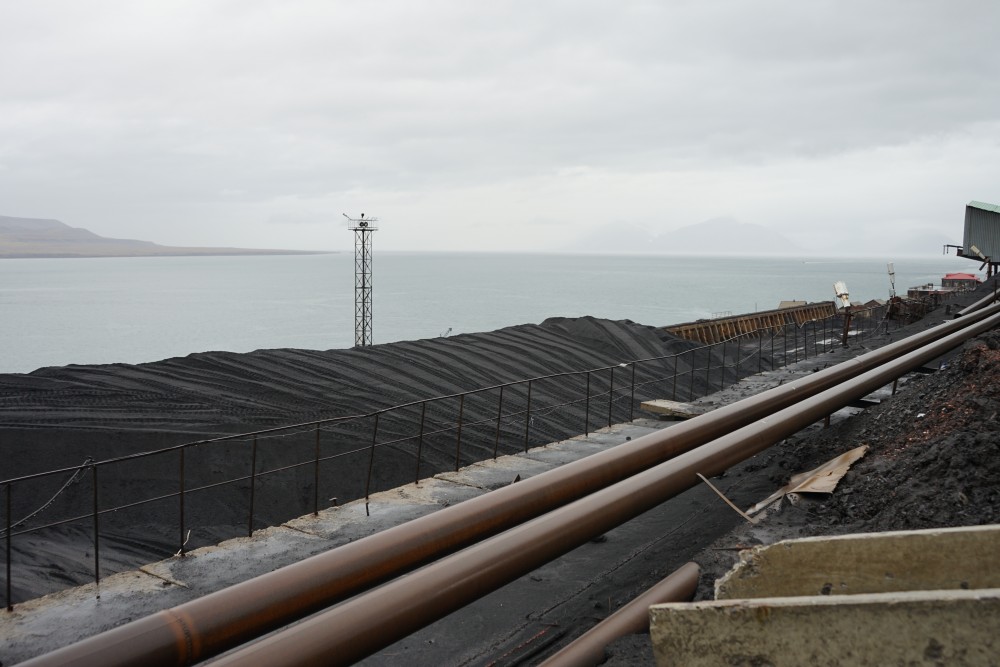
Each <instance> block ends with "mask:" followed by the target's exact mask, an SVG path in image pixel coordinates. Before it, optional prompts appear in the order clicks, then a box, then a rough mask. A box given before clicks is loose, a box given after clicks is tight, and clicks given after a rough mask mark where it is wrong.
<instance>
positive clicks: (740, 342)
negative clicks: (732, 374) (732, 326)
mask: <svg viewBox="0 0 1000 667" xmlns="http://www.w3.org/2000/svg"><path fill="white" fill-rule="evenodd" d="M742 355H743V334H739V335H738V336H736V380H735V381H736V382H739V381H740V357H741V356H742Z"/></svg>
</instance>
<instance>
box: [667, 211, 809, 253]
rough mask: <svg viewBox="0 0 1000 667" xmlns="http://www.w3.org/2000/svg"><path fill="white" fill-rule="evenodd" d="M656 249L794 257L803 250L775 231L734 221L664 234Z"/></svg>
mask: <svg viewBox="0 0 1000 667" xmlns="http://www.w3.org/2000/svg"><path fill="white" fill-rule="evenodd" d="M655 247H656V248H657V249H658V250H659V251H660V252H673V253H682V254H699V255H790V254H798V253H800V252H801V250H802V249H801V248H799V247H798V246H797V245H795V243H793V242H792V241H791V240H790V239H788V238H786V237H784V236H782V235H781V234H779V233H778V232H776V231H774V230H772V229H769V228H767V227H764V226H763V225H755V224H752V223H749V222H740V221H738V220H736V219H734V218H713V219H711V220H706V221H705V222H701V223H698V224H697V225H688V226H686V227H681V228H679V229H675V230H674V231H672V232H667V233H666V234H661V235H660V236H658V237H657V238H656V240H655Z"/></svg>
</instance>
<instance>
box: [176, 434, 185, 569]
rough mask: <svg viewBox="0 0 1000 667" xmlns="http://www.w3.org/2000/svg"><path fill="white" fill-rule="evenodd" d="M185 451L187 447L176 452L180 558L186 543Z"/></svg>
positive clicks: (178, 551)
mask: <svg viewBox="0 0 1000 667" xmlns="http://www.w3.org/2000/svg"><path fill="white" fill-rule="evenodd" d="M186 450H187V447H181V448H180V449H179V450H177V451H179V452H180V455H181V457H180V462H179V463H178V472H179V473H180V475H179V477H180V489H179V493H178V494H177V495H178V498H179V503H180V507H179V508H178V509H179V510H180V519H179V520H178V523H179V524H180V531H181V534H180V545H181V546H180V549H178V550H177V554H178V555H179V556H180V557H181V558H183V557H184V554H185V553H186V550H185V548H184V544H185V542H187V540H185V539H184V528H185V525H184V523H185V521H184V492H185V491H184V485H185V477H184V452H185V451H186Z"/></svg>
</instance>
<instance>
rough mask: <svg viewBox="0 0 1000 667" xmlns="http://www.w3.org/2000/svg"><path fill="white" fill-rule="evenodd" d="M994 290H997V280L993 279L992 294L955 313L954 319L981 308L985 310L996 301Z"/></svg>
mask: <svg viewBox="0 0 1000 667" xmlns="http://www.w3.org/2000/svg"><path fill="white" fill-rule="evenodd" d="M996 289H997V279H994V280H993V293H992V294H987V295H986V296H984V297H983V298H981V299H979V300H978V301H975V302H973V303H971V304H969V305H968V306H966V307H965V308H963V309H962V310H960V311H958V312H957V313H955V317H964V316H966V315H968V314H969V313H974V312H975V311H977V310H981V309H982V308H985V307H986V306H988V305H989V304H991V303H993V302H994V301H996V300H997V292H996Z"/></svg>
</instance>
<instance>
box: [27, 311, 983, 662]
mask: <svg viewBox="0 0 1000 667" xmlns="http://www.w3.org/2000/svg"><path fill="white" fill-rule="evenodd" d="M997 312H1000V304H998V305H995V306H992V307H990V308H986V309H983V310H981V311H979V312H977V313H974V314H971V315H969V316H968V317H963V318H961V319H958V320H953V321H951V322H947V323H945V324H942V325H939V326H936V327H933V328H931V329H928V330H926V331H923V332H921V333H919V334H916V335H914V336H911V337H909V338H905V339H903V340H900V341H897V342H895V343H891V344H889V345H887V346H885V347H883V348H881V349H878V350H875V351H873V352H869V353H867V354H864V355H861V356H859V357H856V358H854V359H851V360H848V361H846V362H844V363H842V364H838V365H837V366H834V367H831V368H828V369H825V370H822V371H819V372H817V373H814V374H813V375H811V376H809V377H808V378H804V379H801V380H797V381H795V382H791V383H788V384H786V385H782V386H779V387H775V388H774V389H770V390H768V391H765V392H762V393H760V394H758V395H756V396H752V397H750V398H747V399H744V400H742V401H739V402H737V403H733V404H731V405H728V406H724V407H721V408H718V409H716V410H714V411H712V412H710V413H708V414H706V415H702V416H700V417H696V418H694V419H691V420H689V421H687V422H683V423H681V424H678V425H676V426H673V427H671V428H669V429H666V430H664V431H661V432H658V433H653V434H650V435H647V436H643V437H641V438H636V439H635V440H633V441H632V442H631V443H629V444H627V445H621V446H618V447H615V448H613V449H611V450H607V451H605V452H601V453H598V454H594V455H591V456H588V457H586V458H584V459H581V460H578V461H575V462H573V463H569V464H566V465H564V466H561V467H559V468H555V469H553V470H550V471H547V472H545V473H542V474H539V475H536V476H534V477H530V478H528V479H526V480H522V481H521V482H518V483H517V484H515V485H512V486H510V487H505V488H502V489H498V490H496V491H493V492H491V493H487V494H484V495H482V496H479V497H477V498H472V499H470V500H466V501H464V502H462V503H459V504H457V505H453V506H451V507H448V508H445V509H442V510H439V511H437V512H434V513H433V514H429V515H426V516H424V517H421V518H418V519H415V520H413V521H410V522H407V523H406V524H403V525H400V526H396V527H394V528H390V529H387V530H385V531H382V532H380V533H376V534H375V535H371V536H369V537H366V538H364V539H361V540H358V541H356V542H352V543H350V544H346V545H342V546H340V547H338V548H336V549H332V550H330V551H328V552H325V553H322V554H318V555H316V556H313V557H311V558H308V559H306V560H303V561H300V562H298V563H295V564H293V565H289V566H286V567H284V568H281V569H279V570H275V571H274V572H270V573H268V574H265V575H261V576H259V577H256V578H254V579H251V580H249V581H245V582H242V583H240V584H236V585H234V586H231V587H229V588H226V589H224V590H221V591H217V592H215V593H212V594H209V595H206V596H204V597H201V598H198V599H196V600H192V601H190V602H186V603H184V604H182V605H179V606H177V607H173V608H171V609H167V610H164V611H161V612H158V613H156V614H152V615H150V616H147V617H145V618H142V619H138V620H136V621H133V622H131V623H128V624H126V625H123V626H121V627H118V628H115V629H113V630H109V631H107V632H104V633H102V634H100V635H96V636H94V637H90V638H88V639H85V640H83V641H81V642H78V643H76V644H73V645H71V646H67V647H64V648H62V649H59V650H57V651H53V652H52V653H49V654H46V655H43V656H39V657H37V658H35V659H33V660H32V661H29V662H28V663H26V664H29V665H62V664H79V665H102V666H103V665H107V664H109V662H108V660H109V656H114V664H116V665H137V666H138V665H142V666H144V667H145V666H155V665H163V666H172V665H189V664H193V663H195V662H198V661H200V660H205V659H207V658H209V657H212V656H214V655H218V654H220V653H222V652H224V651H227V650H229V649H231V648H233V647H235V646H239V645H240V644H243V643H245V642H248V641H250V640H252V639H254V638H256V637H259V636H261V635H263V634H265V633H267V632H270V631H272V630H275V629H277V628H280V627H282V626H284V625H287V624H288V623H291V622H294V621H296V620H298V619H301V618H304V617H306V616H308V615H310V614H313V613H315V612H317V611H319V610H321V609H324V608H326V607H329V606H330V605H332V604H335V603H337V602H339V601H341V600H344V599H347V598H348V597H350V596H352V595H355V594H357V593H359V592H361V591H364V590H367V589H369V588H371V587H373V586H376V585H378V584H380V583H382V582H384V581H388V580H389V579H391V578H393V577H396V576H399V575H400V574H403V573H405V572H408V571H410V570H412V569H414V568H416V567H419V566H420V565H422V564H424V563H427V562H430V561H431V560H433V559H435V558H439V557H441V556H443V555H445V554H448V553H452V552H454V551H456V550H458V549H461V548H464V547H466V546H468V545H470V544H474V543H476V542H477V541H479V540H483V539H485V538H487V537H490V536H491V535H496V534H497V533H500V532H501V531H504V530H507V529H509V528H511V527H512V526H516V525H518V524H519V523H522V522H524V521H527V520H529V519H531V518H533V517H536V516H539V515H541V514H543V513H545V512H548V511H550V510H552V509H555V508H557V507H559V506H561V505H565V504H566V503H569V502H572V501H573V500H575V499H577V498H580V497H582V496H584V495H586V494H587V493H592V492H593V491H595V490H597V489H600V488H604V487H606V486H608V485H610V484H614V483H616V482H619V481H621V480H624V479H627V478H629V477H630V476H632V475H635V474H636V473H638V472H640V471H642V470H644V469H646V468H649V467H650V466H653V465H656V464H658V463H660V462H662V461H664V460H667V459H669V458H670V457H672V456H675V455H677V454H680V453H682V452H685V451H688V450H690V449H692V448H694V447H697V446H699V445H701V444H703V443H705V442H708V441H710V440H712V439H714V438H717V437H719V436H721V435H723V434H726V433H729V432H731V431H734V430H735V429H737V428H740V427H742V426H744V425H746V424H748V423H751V422H753V421H755V420H758V419H760V418H762V417H764V416H766V415H769V414H771V413H773V412H775V411H777V410H780V409H782V408H785V407H787V406H788V405H791V404H792V403H794V402H795V401H797V400H800V399H801V398H803V397H806V396H811V395H813V394H816V393H818V392H820V391H823V390H825V389H828V388H829V387H832V386H835V385H836V384H838V383H840V382H843V381H844V380H846V379H848V378H851V377H854V376H856V375H858V374H861V373H863V372H865V371H867V370H869V369H871V368H873V367H875V366H877V365H878V364H880V363H883V362H885V361H886V360H888V359H894V358H897V357H899V356H900V355H903V354H906V353H908V352H910V351H911V350H914V349H916V348H919V347H920V346H921V345H924V344H926V343H928V342H930V341H934V340H939V339H941V338H942V337H945V336H947V335H949V334H951V333H952V332H955V331H959V330H962V329H963V328H966V327H969V326H971V325H974V324H975V323H977V322H981V321H983V320H984V318H987V317H990V316H992V315H993V314H995V313H997Z"/></svg>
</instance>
